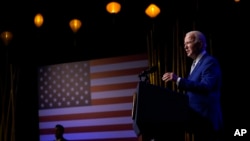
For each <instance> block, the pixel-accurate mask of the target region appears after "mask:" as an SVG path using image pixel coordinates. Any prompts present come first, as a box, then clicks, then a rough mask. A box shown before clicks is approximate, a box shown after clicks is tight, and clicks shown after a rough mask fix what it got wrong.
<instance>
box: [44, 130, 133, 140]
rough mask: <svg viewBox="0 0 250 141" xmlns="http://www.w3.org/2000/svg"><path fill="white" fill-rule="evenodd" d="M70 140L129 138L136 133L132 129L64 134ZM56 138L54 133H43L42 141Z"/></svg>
mask: <svg viewBox="0 0 250 141" xmlns="http://www.w3.org/2000/svg"><path fill="white" fill-rule="evenodd" d="M64 136H65V137H66V138H67V139H70V140H91V139H112V138H129V137H136V134H135V133H134V131H132V130H125V131H109V132H87V133H86V132H84V133H73V134H67V133H65V135H64ZM53 138H55V135H54V134H48V135H41V136H40V139H41V141H49V140H51V139H53Z"/></svg>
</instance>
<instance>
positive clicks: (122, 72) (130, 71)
mask: <svg viewBox="0 0 250 141" xmlns="http://www.w3.org/2000/svg"><path fill="white" fill-rule="evenodd" d="M146 68H147V67H142V68H134V69H126V70H125V69H124V70H117V71H106V72H97V73H91V74H90V78H91V79H96V78H104V77H114V76H122V75H134V74H139V73H140V72H141V71H142V70H144V69H146Z"/></svg>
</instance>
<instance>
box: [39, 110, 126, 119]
mask: <svg viewBox="0 0 250 141" xmlns="http://www.w3.org/2000/svg"><path fill="white" fill-rule="evenodd" d="M128 115H131V110H124V111H111V112H98V113H84V114H70V115H63V116H62V115H54V116H40V117H39V121H40V122H50V121H57V120H59V121H60V120H79V119H93V118H107V117H122V116H128Z"/></svg>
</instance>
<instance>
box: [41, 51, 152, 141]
mask: <svg viewBox="0 0 250 141" xmlns="http://www.w3.org/2000/svg"><path fill="white" fill-rule="evenodd" d="M146 68H148V58H147V54H138V55H128V56H120V57H112V58H104V59H95V60H89V61H80V62H71V63H62V64H55V65H50V66H43V67H40V68H38V94H39V130H40V141H49V140H51V141H52V140H54V139H55V136H54V129H55V125H56V124H62V125H63V126H64V127H65V135H64V136H65V137H66V138H67V139H69V140H71V141H138V138H137V135H136V133H135V131H134V129H133V127H132V122H133V120H132V116H131V114H132V107H133V94H134V93H135V90H136V86H137V83H138V81H139V77H138V74H139V73H140V72H141V71H142V70H144V69H146Z"/></svg>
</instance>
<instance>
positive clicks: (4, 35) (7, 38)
mask: <svg viewBox="0 0 250 141" xmlns="http://www.w3.org/2000/svg"><path fill="white" fill-rule="evenodd" d="M12 37H13V35H12V33H11V32H9V31H4V32H2V33H1V38H2V40H3V42H4V44H5V45H6V46H7V45H8V44H9V42H10V41H11V39H12Z"/></svg>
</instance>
